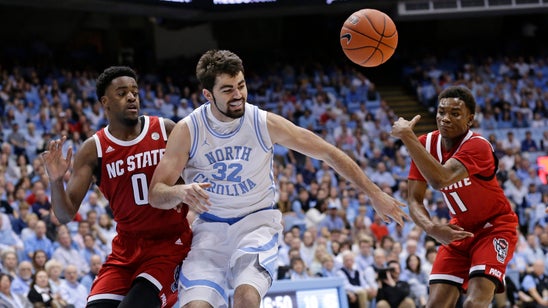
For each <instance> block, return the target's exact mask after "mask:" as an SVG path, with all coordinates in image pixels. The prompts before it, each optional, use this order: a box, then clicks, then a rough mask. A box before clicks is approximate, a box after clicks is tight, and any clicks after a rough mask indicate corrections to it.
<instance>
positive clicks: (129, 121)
mask: <svg viewBox="0 0 548 308" xmlns="http://www.w3.org/2000/svg"><path fill="white" fill-rule="evenodd" d="M122 122H123V123H124V125H126V126H130V127H132V126H135V125H137V124H139V117H137V118H127V117H125V118H123V119H122Z"/></svg>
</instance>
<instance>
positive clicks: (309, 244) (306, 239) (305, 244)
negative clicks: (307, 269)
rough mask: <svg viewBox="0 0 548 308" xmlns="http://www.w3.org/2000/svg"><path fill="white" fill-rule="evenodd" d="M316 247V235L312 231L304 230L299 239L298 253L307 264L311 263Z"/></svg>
mask: <svg viewBox="0 0 548 308" xmlns="http://www.w3.org/2000/svg"><path fill="white" fill-rule="evenodd" d="M316 248H317V245H316V236H315V235H314V233H313V232H311V231H309V230H306V231H304V233H303V239H302V241H301V247H300V254H301V258H302V259H303V261H304V263H305V264H306V265H307V266H309V265H310V264H311V263H312V260H313V259H314V254H315V252H316Z"/></svg>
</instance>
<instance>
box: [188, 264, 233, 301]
mask: <svg viewBox="0 0 548 308" xmlns="http://www.w3.org/2000/svg"><path fill="white" fill-rule="evenodd" d="M179 282H181V284H182V285H183V286H184V287H185V288H190V287H195V286H207V287H210V288H212V289H215V290H216V291H217V292H218V293H219V294H220V295H221V296H222V297H223V298H224V299H225V301H226V302H228V295H227V294H226V293H225V290H224V288H223V287H221V286H220V285H218V284H216V283H215V282H213V281H211V280H205V279H196V280H190V279H188V278H186V277H185V275H184V274H183V272H182V271H181V275H179Z"/></svg>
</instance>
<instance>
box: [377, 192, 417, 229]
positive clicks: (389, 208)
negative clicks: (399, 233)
mask: <svg viewBox="0 0 548 308" xmlns="http://www.w3.org/2000/svg"><path fill="white" fill-rule="evenodd" d="M370 198H371V204H372V205H373V208H374V209H375V211H376V212H377V214H378V215H379V216H380V217H381V218H382V220H383V221H385V222H390V218H392V219H393V220H394V221H395V222H397V223H398V224H399V225H400V226H403V221H404V219H405V220H410V218H409V216H408V215H407V214H406V213H405V212H404V211H403V210H402V209H401V208H402V207H404V206H406V205H405V204H404V203H402V202H400V201H398V200H396V199H394V198H393V197H392V196H390V195H389V194H387V193H385V192H382V193H379V194H376V195H374V196H370Z"/></svg>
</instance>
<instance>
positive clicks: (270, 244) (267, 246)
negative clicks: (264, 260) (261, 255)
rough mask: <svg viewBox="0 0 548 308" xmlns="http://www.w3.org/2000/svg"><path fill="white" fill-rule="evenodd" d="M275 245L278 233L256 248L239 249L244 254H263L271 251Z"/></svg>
mask: <svg viewBox="0 0 548 308" xmlns="http://www.w3.org/2000/svg"><path fill="white" fill-rule="evenodd" d="M276 245H278V233H276V234H274V236H273V237H272V239H271V240H270V241H269V242H268V243H266V244H264V245H261V246H257V247H243V248H240V250H242V251H245V252H263V251H268V250H270V249H272V248H273V247H275V246H276Z"/></svg>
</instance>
